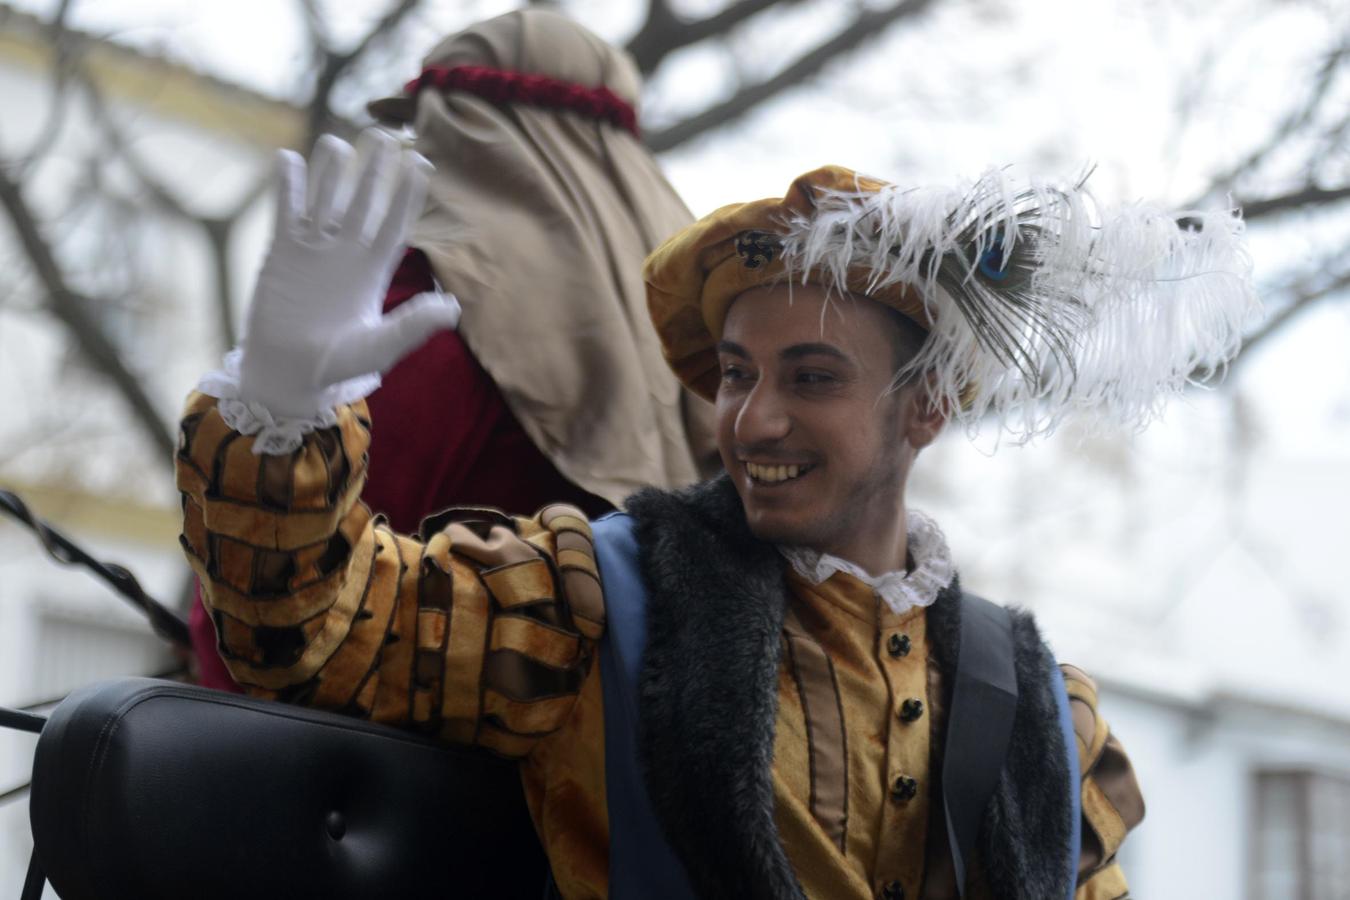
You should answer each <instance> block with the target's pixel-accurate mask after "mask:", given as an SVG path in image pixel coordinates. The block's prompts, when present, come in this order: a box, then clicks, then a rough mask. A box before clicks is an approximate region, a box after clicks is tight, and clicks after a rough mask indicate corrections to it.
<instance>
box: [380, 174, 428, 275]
mask: <svg viewBox="0 0 1350 900" xmlns="http://www.w3.org/2000/svg"><path fill="white" fill-rule="evenodd" d="M399 163H400V164H399V172H398V183H397V185H396V186H395V188H394V195H393V197H392V198H391V199H390V201H389V207H388V209H386V210H385V213H384V219H383V221H381V222H380V230H379V231H377V232H376V233H375V239H374V240H373V241H372V242H371V246H372V247H373V248H374V249H375V252H376V254H377V255H379V256H391V255H392V254H393V253H394V252H396V251H397V250H399V249H401V248H402V247H403V238H404V235H406V234H407V233H408V228H409V227H410V226H411V225H412V223H413V220H414V219H416V218H417V217H418V216H420V215H421V214H422V201H423V200H424V199H425V198H426V191H427V179H428V178H429V177H430V175H431V168H432V167H431V163H430V162H428V161H427V159H426V157H424V156H422V155H421V154H420V153H413V152H411V151H410V152H408V153H404V154H403V158H402V159H401V160H400V161H399Z"/></svg>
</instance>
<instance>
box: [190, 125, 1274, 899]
mask: <svg viewBox="0 0 1350 900" xmlns="http://www.w3.org/2000/svg"><path fill="white" fill-rule="evenodd" d="M337 148H338V145H337V144H336V143H334V142H331V141H330V142H324V143H321V144H320V146H319V150H318V151H317V153H318V156H319V158H318V159H316V163H315V170H316V175H315V176H314V178H313V179H312V180H311V181H312V183H311V184H310V186H309V190H308V191H306V190H305V184H304V180H303V175H304V166H303V163H302V162H301V161H300V160H299V159H298V158H296V157H293V156H283V164H282V167H281V172H282V186H281V190H280V191H279V194H280V199H279V215H278V223H277V233H276V236H275V238H274V243H273V247H272V250H271V252H270V254H269V257H268V260H267V262H266V264H265V265H264V268H263V272H262V274H261V275H260V277H259V282H258V288H257V291H256V293H255V297H254V301H253V307H252V309H251V311H250V316H249V325H248V329H247V334H246V338H245V345H244V347H243V352H242V354H241V355H239V356H237V357H235V359H234V365H233V366H232V367H230V368H229V369H227V371H226V372H224V373H216V374H215V375H213V376H211V377H208V378H207V379H204V380H203V383H202V385H201V390H202V393H199V394H197V395H194V397H193V398H192V399H191V400H190V401H189V406H188V409H187V412H186V414H185V417H184V419H183V440H182V445H181V448H180V451H179V453H178V484H179V488H180V490H181V491H182V493H183V498H184V520H185V521H184V534H183V545H184V548H185V550H186V552H187V555H188V558H189V560H190V562H191V563H192V565H193V567H194V568H195V569H196V571H197V573H198V574H199V575H200V577H201V578H202V580H203V583H204V585H205V586H206V589H207V590H206V594H207V596H206V599H207V603H208V606H209V607H210V609H211V611H212V614H213V617H214V620H215V623H216V627H217V631H218V634H219V646H220V651H221V654H222V657H223V658H224V660H225V662H226V663H227V665H229V667H230V670H231V672H232V674H233V675H234V677H235V678H236V679H237V680H238V681H239V682H240V683H241V684H244V685H246V686H248V687H249V689H250V690H251V691H252V692H254V693H255V694H258V695H261V696H265V697H273V698H276V699H281V700H285V701H288V702H299V703H307V704H311V705H315V706H320V707H326V708H330V709H339V710H343V711H345V712H348V713H350V714H352V715H357V716H363V717H368V718H371V719H374V720H376V721H381V722H388V723H393V724H400V725H405V726H408V727H412V728H416V729H418V730H421V731H424V732H427V733H430V734H434V735H437V736H439V737H440V738H442V739H444V740H446V741H451V742H456V743H465V744H474V745H478V746H481V747H484V748H487V749H489V750H491V751H493V752H496V753H499V754H503V755H506V756H510V757H514V758H518V759H520V760H521V773H522V779H523V782H524V786H525V793H526V796H527V800H528V802H529V804H530V811H531V814H532V815H533V817H534V820H535V823H536V826H537V828H538V831H539V835H540V838H541V840H542V842H543V844H544V847H545V849H546V851H547V853H548V857H549V861H550V863H551V866H552V870H553V878H554V882H555V885H554V886H555V887H556V889H557V890H558V891H559V892H560V893H561V894H562V895H563V896H565V897H569V898H571V897H605V896H610V897H618V898H667V897H669V898H688V897H693V896H699V897H755V898H780V897H781V898H793V897H803V896H810V897H827V898H850V900H853V898H857V900H861V898H871V897H879V898H884V900H903V898H911V900H916V898H924V900H955V898H958V897H976V898H998V900H1047V898H1066V900H1067V898H1074V897H1076V898H1078V900H1101V898H1120V897H1124V896H1125V895H1126V893H1127V888H1126V885H1125V880H1124V877H1123V875H1122V873H1121V871H1120V868H1119V866H1118V865H1116V862H1115V854H1116V851H1117V849H1118V848H1119V846H1120V844H1121V841H1122V840H1123V839H1124V837H1125V835H1126V833H1127V832H1128V831H1129V829H1130V828H1131V827H1133V826H1134V825H1135V824H1137V823H1138V822H1139V820H1140V819H1141V818H1142V815H1143V803H1142V799H1141V797H1140V795H1139V791H1138V788H1137V786H1136V784H1135V781H1134V777H1133V774H1132V772H1131V769H1130V765H1129V762H1128V760H1127V759H1126V757H1125V755H1124V753H1123V751H1122V750H1121V748H1120V745H1119V744H1118V743H1117V742H1116V740H1115V738H1114V737H1113V736H1112V735H1111V734H1110V731H1109V729H1108V728H1107V726H1106V724H1105V722H1104V720H1103V719H1102V718H1101V717H1100V716H1099V715H1098V714H1097V703H1096V691H1095V687H1094V686H1093V684H1092V681H1091V679H1089V678H1088V677H1087V676H1086V675H1084V674H1083V673H1082V672H1081V671H1079V670H1077V669H1074V668H1073V667H1069V666H1065V667H1063V668H1061V667H1060V666H1058V665H1056V663H1055V660H1054V658H1053V656H1052V655H1051V653H1050V651H1049V649H1048V648H1047V647H1046V646H1045V644H1044V643H1043V642H1042V640H1041V638H1040V636H1039V634H1038V633H1037V630H1036V627H1035V624H1034V622H1033V620H1032V618H1031V616H1030V615H1029V614H1027V613H1025V612H1020V611H1009V610H1006V609H1004V608H1003V607H1000V606H997V605H995V604H992V603H989V602H987V601H984V600H981V599H979V598H977V597H975V596H973V595H971V594H968V593H966V592H964V591H963V590H962V588H961V585H960V583H959V581H958V579H957V577H956V573H955V568H954V564H953V560H952V556H951V553H950V551H949V548H948V546H947V544H946V541H945V539H944V538H943V535H942V532H941V530H940V529H939V528H938V526H937V525H936V523H934V522H933V521H932V520H931V519H928V518H927V517H925V516H923V515H922V514H920V513H917V512H916V511H913V510H910V509H908V508H907V507H906V505H905V486H906V482H907V479H908V476H909V473H910V471H911V469H912V467H913V465H914V464H915V460H916V459H917V458H918V456H919V454H920V452H921V451H922V450H923V448H924V447H926V446H928V445H929V444H930V443H931V442H932V441H933V440H934V439H935V438H936V436H937V435H938V434H939V432H940V431H941V430H942V428H943V427H944V424H946V423H947V422H948V421H949V420H957V421H959V422H962V423H964V424H967V425H969V424H974V423H985V424H987V425H990V426H992V427H1006V428H1008V429H1009V430H1010V431H1012V432H1013V433H1015V434H1021V435H1026V434H1030V433H1035V432H1041V431H1046V430H1049V429H1050V428H1052V427H1054V425H1055V424H1057V423H1058V422H1059V421H1060V419H1062V418H1063V417H1065V416H1067V415H1069V414H1076V415H1091V416H1107V417H1109V418H1112V419H1115V420H1119V421H1124V422H1136V423H1138V422H1142V421H1145V420H1146V419H1147V418H1148V417H1149V416H1150V415H1152V414H1153V413H1155V412H1156V410H1157V408H1158V398H1159V397H1160V396H1161V395H1162V394H1164V393H1165V392H1167V391H1168V390H1175V389H1177V388H1179V387H1180V386H1181V385H1183V384H1184V383H1185V380H1186V378H1187V377H1188V375H1189V374H1190V373H1191V372H1192V371H1193V370H1194V369H1195V368H1196V367H1197V366H1203V365H1219V364H1221V363H1222V362H1223V361H1224V360H1225V359H1227V357H1228V356H1229V355H1231V353H1232V352H1233V351H1234V349H1235V348H1236V345H1237V338H1238V335H1239V334H1240V327H1241V325H1242V323H1243V322H1244V321H1245V319H1246V317H1247V316H1249V315H1250V313H1251V311H1252V307H1253V304H1254V300H1253V297H1252V294H1251V289H1250V283H1249V279H1248V277H1247V274H1246V268H1247V267H1246V261H1245V256H1244V254H1243V251H1242V248H1241V245H1240V242H1239V235H1240V231H1241V223H1240V221H1239V220H1238V219H1237V218H1236V217H1235V216H1233V215H1231V214H1230V213H1228V212H1217V213H1212V214H1204V215H1199V214H1197V216H1198V218H1199V220H1200V221H1201V222H1202V225H1203V227H1202V229H1201V230H1198V231H1195V232H1185V231H1182V230H1180V229H1179V228H1178V227H1177V224H1176V219H1175V218H1174V217H1172V216H1170V215H1169V214H1166V213H1164V212H1162V211H1159V210H1155V209H1151V208H1148V207H1132V208H1130V209H1127V210H1125V211H1124V212H1121V213H1119V214H1108V213H1102V212H1100V211H1099V210H1097V209H1096V208H1095V207H1093V206H1092V205H1091V202H1090V198H1088V197H1087V195H1086V194H1085V193H1084V191H1083V190H1082V187H1081V185H1078V186H1073V187H1069V188H1053V187H1041V186H1036V185H1030V186H1024V187H1017V186H1016V185H1014V184H1012V183H1011V182H1009V181H1007V180H1006V179H1005V178H1004V176H1003V175H1001V174H998V173H995V174H991V175H989V176H986V177H985V178H982V179H981V180H979V181H978V182H975V183H973V184H968V185H962V186H959V187H956V188H951V189H942V190H908V191H907V190H900V189H898V188H895V187H893V186H891V185H888V184H885V183H883V182H879V181H875V180H871V179H865V178H861V177H859V176H857V175H855V174H854V173H852V172H849V171H848V170H845V169H840V168H837V167H827V168H824V169H820V170H817V171H814V172H811V173H807V174H806V175H803V176H802V177H801V178H799V179H797V180H796V181H795V182H794V183H793V184H792V186H791V187H790V189H789V191H788V193H787V194H786V195H785V196H784V197H783V198H781V199H770V200H763V201H755V202H752V203H745V204H736V205H733V206H729V207H725V208H723V209H721V210H718V211H717V212H715V213H713V214H712V215H710V216H708V217H706V218H704V219H703V220H700V221H699V222H697V223H695V224H694V225H692V226H690V227H689V228H687V229H685V230H683V231H681V232H679V233H678V234H676V235H674V236H673V237H671V238H670V240H668V241H667V242H666V243H665V244H664V245H663V246H662V247H660V248H659V249H658V250H657V251H656V252H655V253H653V254H652V256H651V257H650V258H649V259H648V261H647V265H646V267H645V277H646V281H647V288H648V299H649V306H650V310H651V313H652V319H653V322H654V324H655V325H656V329H657V332H658V334H659V335H660V337H661V340H662V344H663V350H664V352H665V355H666V360H667V362H668V363H669V364H670V366H671V367H672V369H673V370H674V372H675V374H676V375H677V376H678V377H679V378H680V380H681V381H682V382H683V383H684V384H685V385H686V386H688V387H689V388H690V389H691V390H693V391H695V392H696V393H698V394H701V395H702V396H704V397H705V398H708V399H711V400H714V401H715V403H716V407H717V417H718V439H719V446H720V450H721V455H722V460H723V463H724V465H725V467H726V470H727V471H726V474H724V475H722V476H721V477H719V478H716V479H714V480H713V481H711V482H708V483H706V484H704V485H701V486H698V487H696V488H691V489H688V490H685V491H680V492H665V491H658V490H653V489H649V490H645V491H642V492H639V493H638V494H636V495H634V496H633V497H632V498H630V500H629V501H628V504H627V508H626V511H625V512H623V513H617V514H614V515H611V516H607V517H605V518H603V519H600V520H598V521H596V522H594V523H589V522H587V521H586V520H585V518H584V517H583V516H582V515H581V514H580V513H579V512H578V511H576V510H575V509H572V508H570V507H563V506H554V507H549V508H546V509H544V510H542V511H540V512H539V513H537V514H536V515H534V516H533V517H529V518H523V517H512V516H508V515H505V514H501V513H496V512H492V511H483V510H464V511H453V510H452V511H447V512H446V513H444V514H441V515H438V516H435V517H432V518H431V519H429V520H428V521H427V522H426V523H424V525H423V528H422V535H421V537H420V538H410V537H405V536H402V535H398V534H395V533H392V532H391V531H390V530H389V529H388V528H387V527H385V526H384V525H383V524H382V523H380V522H378V521H373V520H372V517H371V515H370V513H369V511H368V510H367V509H366V508H365V507H364V506H362V505H361V504H360V503H359V501H358V500H357V497H358V496H359V493H360V486H361V482H362V480H363V477H364V467H365V452H366V448H367V446H368V443H369V430H370V428H371V427H378V423H374V424H373V425H372V423H370V422H369V421H368V420H367V418H366V416H365V411H364V405H363V404H362V402H361V401H360V397H361V396H363V392H366V391H369V390H370V389H371V387H372V386H373V383H374V380H375V379H374V377H373V376H372V373H375V372H378V371H379V370H381V369H383V368H385V367H387V366H389V365H391V364H392V363H393V361H394V360H396V359H397V358H398V356H399V355H401V354H402V353H405V352H407V350H408V349H410V348H411V347H413V346H415V345H416V344H417V343H418V342H419V341H420V340H421V339H422V338H423V337H425V336H426V335H427V334H429V333H431V332H432V331H434V330H435V329H437V328H443V327H451V326H452V325H453V323H454V320H455V309H454V305H453V303H452V302H449V301H445V300H442V301H436V300H434V299H432V300H424V301H421V302H419V303H415V304H410V305H409V306H407V307H402V308H400V309H401V310H402V312H400V313H395V314H392V315H391V316H388V317H385V318H384V319H383V320H382V319H380V317H379V314H378V310H379V292H378V289H379V287H380V286H382V284H383V280H382V279H383V277H384V274H385V272H384V270H385V269H386V268H387V266H388V265H390V264H391V261H392V258H393V257H392V255H391V254H393V253H394V252H395V250H396V248H397V247H398V246H399V245H400V244H399V241H400V239H401V231H402V229H403V227H405V223H406V221H407V219H408V217H409V215H410V214H411V213H410V211H413V210H415V209H416V206H417V202H418V201H417V198H418V192H419V190H420V182H421V180H422V179H423V178H424V174H423V173H422V170H421V168H419V164H418V163H417V161H416V160H409V159H407V158H405V159H404V160H403V162H402V163H400V164H399V165H400V168H399V172H398V176H397V178H396V179H395V180H396V181H397V183H398V185H399V188H398V190H397V191H396V193H395V194H394V197H393V200H392V201H388V202H387V203H385V202H379V201H377V200H375V199H374V192H373V188H372V185H375V184H378V183H380V181H381V179H382V178H384V177H385V174H384V170H385V169H388V168H390V167H392V166H393V165H394V163H393V161H392V157H391V156H390V155H389V154H383V155H381V154H375V155H373V156H372V157H371V160H370V161H369V162H367V163H366V164H365V166H364V168H363V169H362V171H361V172H360V174H359V175H358V176H357V177H356V184H355V186H354V187H353V188H346V187H344V182H345V181H347V180H348V179H349V177H350V176H349V174H348V173H347V172H346V171H345V170H346V169H347V168H350V166H349V165H347V164H344V163H343V158H344V154H340V153H338V151H337ZM306 194H308V197H309V200H308V201H306V200H305V199H304V198H305V196H306ZM345 196H351V197H352V198H353V199H352V200H351V201H350V203H347V204H345V205H344V204H343V203H342V202H341V201H340V200H339V199H337V198H341V197H345ZM1160 313H1165V315H1160ZM353 322H356V323H360V324H358V325H355V326H353V325H352V324H351V323H353ZM522 352H523V353H528V348H522ZM1013 599H1015V600H1017V601H1021V602H1026V601H1028V600H1030V599H1031V598H1013ZM446 814H447V815H455V814H456V813H455V811H454V810H447V811H446ZM447 878H453V873H447ZM451 890H452V885H447V891H451Z"/></svg>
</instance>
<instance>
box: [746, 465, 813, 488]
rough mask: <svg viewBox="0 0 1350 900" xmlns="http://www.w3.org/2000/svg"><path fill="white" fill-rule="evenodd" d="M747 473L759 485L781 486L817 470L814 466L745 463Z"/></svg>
mask: <svg viewBox="0 0 1350 900" xmlns="http://www.w3.org/2000/svg"><path fill="white" fill-rule="evenodd" d="M743 465H744V466H745V472H746V474H747V475H749V476H750V480H751V482H753V483H754V484H757V485H766V486H767V485H779V484H784V483H786V482H789V481H795V480H796V479H798V478H801V477H802V476H804V475H806V474H807V473H808V472H810V471H811V470H813V469H814V468H815V465H814V464H807V465H799V464H790V465H784V464H765V463H753V462H749V461H745V462H744V463H743Z"/></svg>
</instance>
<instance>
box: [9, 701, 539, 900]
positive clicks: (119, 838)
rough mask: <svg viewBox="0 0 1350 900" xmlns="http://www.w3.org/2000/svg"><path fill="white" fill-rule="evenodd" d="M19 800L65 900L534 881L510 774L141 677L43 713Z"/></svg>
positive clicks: (478, 759) (387, 733) (449, 894)
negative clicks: (27, 792)
mask: <svg viewBox="0 0 1350 900" xmlns="http://www.w3.org/2000/svg"><path fill="white" fill-rule="evenodd" d="M29 805H30V817H31V820H32V827H33V841H34V847H35V851H36V853H37V858H38V861H39V862H40V864H41V866H42V869H43V871H44V872H45V874H46V875H47V877H48V879H49V880H50V881H51V884H52V887H54V888H55V889H56V891H57V893H58V894H59V895H60V896H61V897H62V898H63V900H110V898H118V900H123V898H137V900H155V898H165V900H170V898H171V900H208V898H217V897H220V898H230V900H254V898H273V897H275V898H305V897H316V898H319V897H322V898H331V900H342V898H376V897H397V898H405V897H407V898H413V897H436V898H441V900H444V898H459V897H465V898H468V897H473V898H478V897H530V898H538V897H540V896H541V895H542V894H543V893H544V885H545V881H546V878H547V868H546V865H545V862H544V857H543V854H542V852H541V851H540V848H539V843H538V840H537V838H536V837H535V833H534V829H533V827H532V825H531V824H530V820H529V817H528V815H527V814H526V810H525V804H524V799H523V796H522V792H521V788H520V781H519V776H518V774H517V770H516V767H515V765H514V764H513V763H510V762H507V761H504V760H500V759H496V758H493V757H490V756H487V755H485V754H480V753H476V752H473V751H467V750H455V749H447V748H445V747H441V746H438V745H436V744H433V743H431V742H430V741H428V740H425V739H423V738H421V737H418V736H415V735H410V734H407V733H405V732H401V731H396V730H394V729H390V728H385V727H382V726H378V725H371V724H369V723H365V722H360V721H355V720H352V719H348V718H343V717H341V716H338V715H333V714H328V713H322V712H316V711H313V710H306V709H299V708H294V707H288V706H282V705H279V704H275V703H268V702H263V701H258V700H252V699H248V698H245V697H240V696H237V695H234V694H224V693H220V692H217V691H211V690H206V689H204V688H197V687H192V686H188V685H181V684H176V683H172V682H163V681H154V680H150V679H144V678H127V679H120V680H117V681H109V682H103V683H100V684H97V685H93V686H90V687H87V688H83V689H81V690H79V691H76V692H75V693H73V694H71V695H70V696H69V697H68V698H66V700H64V701H63V702H62V703H61V704H60V706H58V707H57V708H56V709H55V710H54V711H53V713H52V714H51V716H50V718H49V719H48V721H47V724H46V727H45V728H44V729H43V731H42V736H41V738H40V739H39V741H38V746H37V753H36V757H35V760H34V764H33V786H32V794H31V798H30V804H29Z"/></svg>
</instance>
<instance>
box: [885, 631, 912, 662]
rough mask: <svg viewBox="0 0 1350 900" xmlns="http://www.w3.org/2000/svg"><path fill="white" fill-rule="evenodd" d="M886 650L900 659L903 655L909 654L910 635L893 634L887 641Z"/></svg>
mask: <svg viewBox="0 0 1350 900" xmlns="http://www.w3.org/2000/svg"><path fill="white" fill-rule="evenodd" d="M886 652H887V653H889V654H890V655H891V656H894V657H895V658H896V659H899V658H900V657H902V656H908V655H909V635H907V634H893V635H891V637H890V639H889V640H888V641H886Z"/></svg>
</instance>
